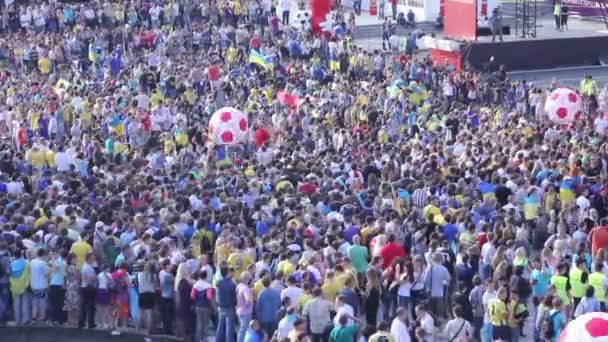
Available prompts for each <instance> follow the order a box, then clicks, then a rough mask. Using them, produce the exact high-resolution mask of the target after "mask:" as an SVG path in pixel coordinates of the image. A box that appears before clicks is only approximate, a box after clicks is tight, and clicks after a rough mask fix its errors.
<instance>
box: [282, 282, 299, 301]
mask: <svg viewBox="0 0 608 342" xmlns="http://www.w3.org/2000/svg"><path fill="white" fill-rule="evenodd" d="M303 294H304V290H302V289H301V288H299V287H295V286H289V287H287V288H286V289H285V290H283V291H281V300H283V299H284V298H285V297H289V299H290V300H291V305H295V304H296V303H297V302H298V298H299V297H300V296H301V295H303Z"/></svg>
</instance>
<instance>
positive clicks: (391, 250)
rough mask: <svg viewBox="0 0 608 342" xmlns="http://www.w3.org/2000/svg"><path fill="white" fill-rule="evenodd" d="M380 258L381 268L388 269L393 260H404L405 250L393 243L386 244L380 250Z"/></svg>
mask: <svg viewBox="0 0 608 342" xmlns="http://www.w3.org/2000/svg"><path fill="white" fill-rule="evenodd" d="M380 256H381V257H382V268H383V269H386V268H388V267H389V266H390V265H391V264H392V263H393V260H395V258H396V257H402V258H406V257H407V254H405V250H404V249H403V247H401V246H399V245H398V244H396V243H394V242H390V243H387V244H386V245H385V246H384V247H382V249H380Z"/></svg>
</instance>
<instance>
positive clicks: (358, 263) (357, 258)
mask: <svg viewBox="0 0 608 342" xmlns="http://www.w3.org/2000/svg"><path fill="white" fill-rule="evenodd" d="M348 256H349V257H350V261H351V262H352V264H353V267H354V268H355V270H356V271H357V273H365V272H367V258H368V253H367V248H365V247H363V246H361V245H355V246H351V247H350V248H349V249H348Z"/></svg>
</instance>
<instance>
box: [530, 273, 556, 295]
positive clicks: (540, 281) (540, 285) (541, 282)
mask: <svg viewBox="0 0 608 342" xmlns="http://www.w3.org/2000/svg"><path fill="white" fill-rule="evenodd" d="M552 273H553V272H551V269H548V268H547V269H546V271H545V272H541V271H540V270H536V269H535V270H533V271H532V273H530V279H531V280H534V282H535V283H534V286H532V296H535V297H544V296H546V295H547V292H548V290H549V284H550V283H551V275H552Z"/></svg>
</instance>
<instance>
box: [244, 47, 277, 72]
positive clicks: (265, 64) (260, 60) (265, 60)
mask: <svg viewBox="0 0 608 342" xmlns="http://www.w3.org/2000/svg"><path fill="white" fill-rule="evenodd" d="M249 63H252V64H256V65H259V66H261V67H262V68H264V69H269V68H270V67H271V66H272V56H265V55H262V54H261V53H260V52H259V51H257V50H254V49H251V51H250V52H249Z"/></svg>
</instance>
